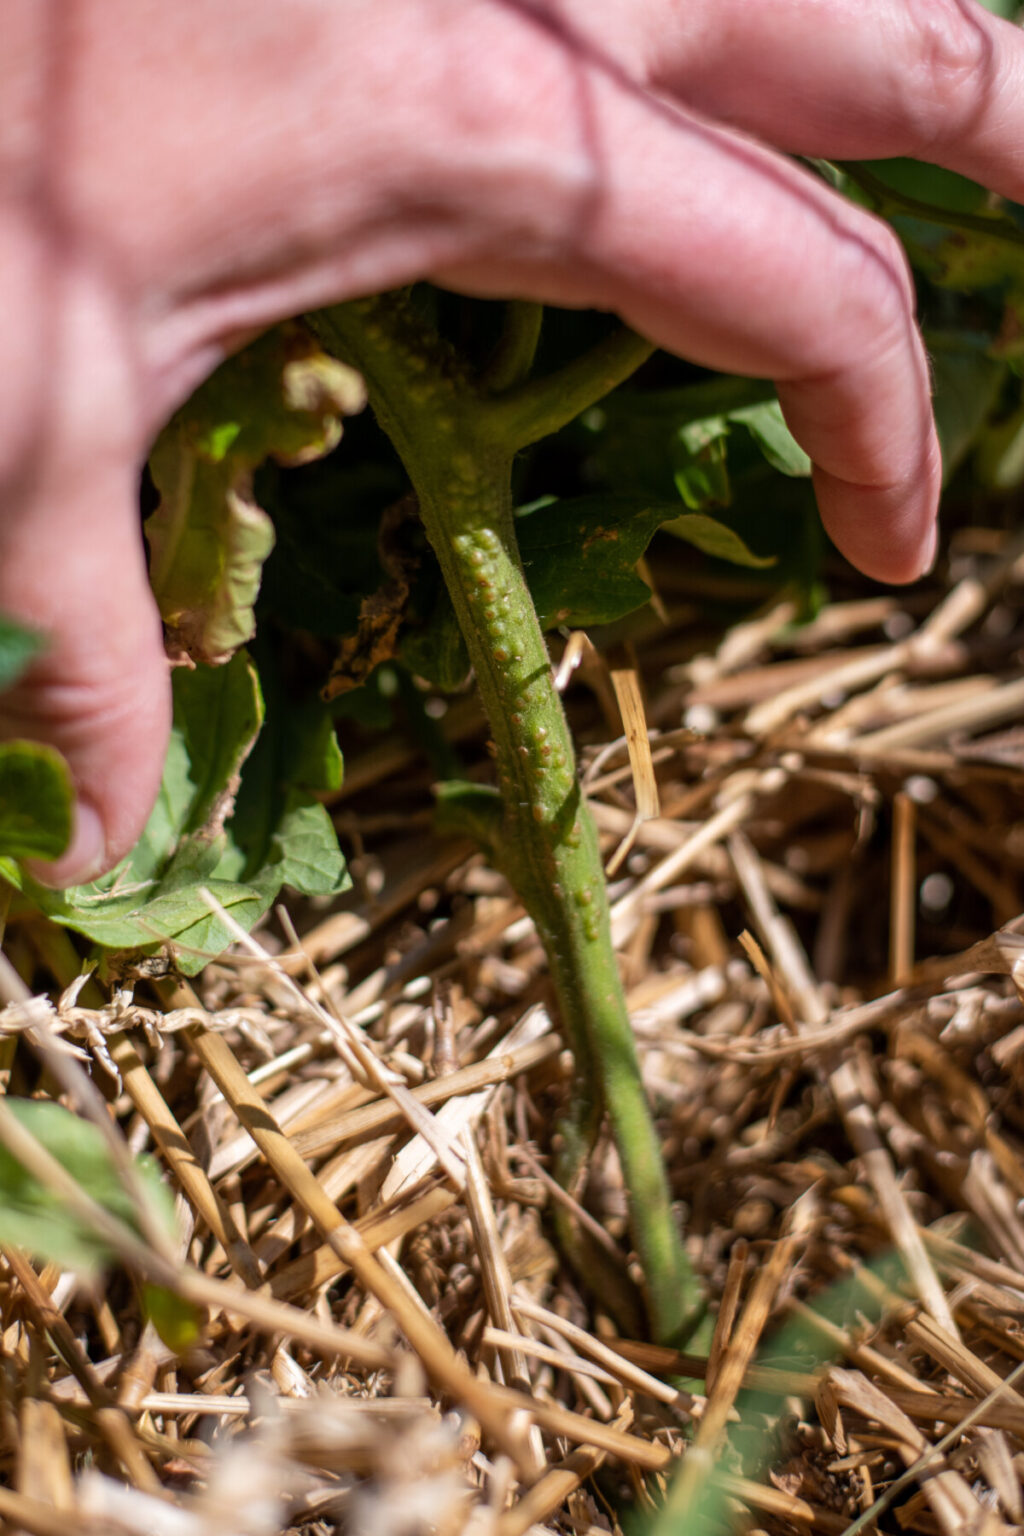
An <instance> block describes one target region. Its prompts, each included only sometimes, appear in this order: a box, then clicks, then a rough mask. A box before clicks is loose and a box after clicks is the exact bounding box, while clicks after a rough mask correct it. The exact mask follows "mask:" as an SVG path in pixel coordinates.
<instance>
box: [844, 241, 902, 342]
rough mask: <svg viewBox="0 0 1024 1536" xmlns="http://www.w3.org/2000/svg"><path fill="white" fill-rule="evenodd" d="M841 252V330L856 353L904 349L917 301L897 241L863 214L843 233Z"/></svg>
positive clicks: (900, 246)
mask: <svg viewBox="0 0 1024 1536" xmlns="http://www.w3.org/2000/svg"><path fill="white" fill-rule="evenodd" d="M839 249H840V253H841V254H840V258H839V260H840V265H841V269H842V270H841V273H840V282H839V285H838V299H839V304H840V306H841V309H842V313H843V318H844V321H845V324H844V327H843V328H844V331H845V332H846V333H847V335H848V336H850V338H851V340H852V342H853V343H854V344H855V345H856V346H857V347H858V348H863V346H864V345H865V344H868V345H870V346H871V347H872V348H877V347H878V346H880V345H881V346H885V345H893V346H897V345H905V344H906V341H907V337H908V335H909V333H910V332H911V330H912V329H913V324H914V308H915V297H914V288H913V280H912V278H911V275H910V268H909V266H908V264H907V258H906V255H905V253H904V250H903V247H902V245H901V244H900V242H899V239H898V238H897V236H896V235H895V234H894V233H893V231H892V230H891V229H889V228H888V226H887V225H885V224H883V223H882V222H881V221H880V220H878V219H875V218H873V217H871V216H870V215H868V214H864V215H862V216H861V217H860V218H858V219H857V220H856V221H855V222H854V223H853V224H852V225H851V227H850V228H848V229H847V230H846V231H845V233H844V238H843V240H842V241H841V242H840V247H839Z"/></svg>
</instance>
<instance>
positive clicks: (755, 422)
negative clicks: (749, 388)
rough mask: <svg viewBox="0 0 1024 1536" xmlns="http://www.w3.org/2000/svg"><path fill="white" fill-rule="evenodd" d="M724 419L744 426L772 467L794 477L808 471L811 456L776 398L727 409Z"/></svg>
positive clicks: (804, 476)
mask: <svg viewBox="0 0 1024 1536" xmlns="http://www.w3.org/2000/svg"><path fill="white" fill-rule="evenodd" d="M727 419H728V420H729V421H730V422H734V423H735V424H736V425H737V426H743V427H746V429H747V431H748V432H749V433H750V435H751V437H752V438H753V439H754V442H755V443H756V444H757V446H758V448H760V450H761V452H762V453H763V454H764V456H765V458H766V459H767V460H768V463H769V464H770V465H771V466H772V468H773V469H777V470H779V471H780V473H781V474H783V475H790V476H792V477H794V478H796V479H806V477H807V476H808V475H809V474H810V472H811V461H810V458H809V456H808V455H807V454H806V453H805V452H804V450H803V449H802V448H801V447H800V444H799V443H798V442H797V440H796V438H795V437H794V436H793V434H792V432H791V431H790V430H789V428H788V427H787V425H786V421H785V417H784V416H783V414H782V406H781V405H780V404H779V402H778V401H777V400H762V401H761V402H760V403H759V404H758V405H748V406H744V407H742V408H741V409H740V410H738V411H730V412H729V415H728V418H727Z"/></svg>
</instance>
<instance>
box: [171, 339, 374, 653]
mask: <svg viewBox="0 0 1024 1536" xmlns="http://www.w3.org/2000/svg"><path fill="white" fill-rule="evenodd" d="M364 400H365V396H364V393H363V387H362V381H361V380H360V378H359V376H358V375H357V374H356V373H354V372H353V370H352V369H351V368H348V367H346V365H345V364H344V363H340V362H338V361H337V360H336V359H335V358H331V357H328V356H327V354H326V353H324V352H322V351H321V350H320V349H319V347H318V346H317V345H316V343H315V342H314V341H313V339H312V337H311V336H310V335H309V333H308V332H307V331H306V330H304V329H303V328H302V327H301V326H299V325H297V324H291V325H288V326H280V327H278V328H277V329H276V330H273V331H270V332H268V333H267V334H266V335H265V336H262V337H260V339H259V340H258V341H256V342H254V343H253V345H252V346H251V347H247V348H246V349H245V351H243V352H240V353H239V354H238V355H237V356H236V357H233V358H230V359H229V360H228V361H227V362H226V363H224V364H223V365H222V366H221V367H220V368H219V369H218V370H217V372H216V373H215V374H213V375H212V377H211V378H210V379H208V380H207V381H206V383H205V384H203V385H202V386H201V387H200V388H199V389H198V390H197V391H196V393H195V394H194V395H193V396H192V398H191V399H190V400H189V401H188V402H187V404H186V405H184V406H183V407H182V408H181V410H180V411H179V412H178V413H177V415H176V416H175V417H174V418H173V420H172V421H171V422H170V423H169V424H168V426H167V427H166V428H165V429H164V431H163V432H162V433H161V435H160V437H159V438H158V439H157V442H156V445H155V447H154V449H153V453H152V456H151V458H150V472H151V474H152V477H153V482H154V484H155V486H156V489H157V491H158V492H159V493H160V505H159V507H158V508H157V510H156V512H154V513H153V515H152V516H151V517H150V519H149V521H148V522H147V524H146V537H147V540H148V542H149V549H150V580H151V582H152V585H153V590H154V593H155V594H156V598H157V602H158V603H159V606H160V612H161V614H162V616H163V619H164V623H165V624H166V625H167V628H168V632H169V640H170V643H171V645H172V647H176V648H177V649H178V650H179V651H180V652H183V653H187V654H188V655H189V656H191V657H193V658H194V659H195V660H199V661H207V662H222V661H224V660H226V659H227V658H228V657H229V656H230V655H231V654H232V653H233V652H234V651H236V650H237V649H238V647H239V646H241V645H244V644H245V643H246V641H248V640H249V639H251V638H252V635H253V633H254V630H255V619H254V616H253V603H254V602H255V600H256V595H257V593H258V591H259V584H260V575H261V571H262V568H263V562H264V561H265V560H266V558H267V556H268V555H269V554H270V551H271V549H272V548H273V545H274V530H273V525H272V523H271V521H270V518H269V517H268V516H267V514H266V513H265V512H264V511H263V510H262V509H261V508H260V507H259V506H257V504H256V502H255V500H254V499H253V494H252V477H253V471H254V470H255V469H256V468H257V466H258V465H260V464H261V463H262V462H263V460H264V459H267V458H270V457H273V458H275V459H277V460H278V461H279V462H281V463H287V464H304V463H308V462H309V461H310V460H311V459H314V458H317V457H319V456H320V455H322V454H324V453H327V452H329V451H330V449H331V448H333V447H334V446H335V445H336V443H337V442H338V439H339V438H340V436H341V417H342V416H343V415H345V414H350V413H351V412H352V411H356V410H360V409H361V408H362V405H363V403H364Z"/></svg>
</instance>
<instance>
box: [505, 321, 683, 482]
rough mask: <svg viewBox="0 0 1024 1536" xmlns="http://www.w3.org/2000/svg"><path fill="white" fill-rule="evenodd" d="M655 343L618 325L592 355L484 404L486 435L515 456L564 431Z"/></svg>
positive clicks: (629, 372) (644, 358)
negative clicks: (542, 439)
mask: <svg viewBox="0 0 1024 1536" xmlns="http://www.w3.org/2000/svg"><path fill="white" fill-rule="evenodd" d="M654 350H655V348H654V345H653V343H652V342H649V341H648V340H647V339H646V338H645V337H643V336H638V335H637V333H636V332H635V331H631V330H629V329H627V327H626V326H624V325H621V326H617V327H616V329H615V330H613V331H612V332H611V333H610V334H609V335H608V336H605V337H604V338H603V340H601V341H598V342H595V344H594V346H592V347H591V348H590V349H589V351H587V352H584V353H583V354H582V355H581V356H580V357H574V358H573V359H572V361H571V362H569V363H566V364H565V365H564V367H562V368H557V369H556V370H555V372H554V373H549V374H547V375H546V377H544V378H540V379H537V378H531V379H528V380H526V381H525V382H524V383H522V384H520V385H518V386H517V387H516V388H512V389H509V390H507V391H506V393H505V394H503V395H501V396H499V397H498V398H496V399H494V400H490V401H487V402H486V403H484V404H483V406H482V413H481V414H482V418H483V422H484V423H485V431H486V432H487V435H488V436H489V437H492V438H493V439H494V440H495V441H496V442H501V443H504V444H506V445H507V446H508V447H509V448H510V449H511V450H512V452H517V451H518V450H519V449H520V448H528V447H529V446H530V444H531V443H538V442H540V440H541V438H542V437H550V436H551V435H552V433H553V432H560V431H561V429H562V428H563V427H567V426H568V425H569V423H570V422H571V421H575V420H576V417H577V416H578V415H579V414H580V412H581V411H585V410H586V409H587V407H588V406H590V405H593V404H594V402H595V401H597V400H602V399H603V398H604V396H605V395H607V394H608V393H610V391H611V390H613V389H615V387H616V386H617V385H619V384H621V383H623V381H624V380H625V379H628V378H629V377H630V376H631V375H632V374H634V373H635V372H636V370H637V369H638V368H639V367H640V364H641V363H644V362H646V361H647V359H648V358H649V357H650V356H651V354H652V353H653V352H654Z"/></svg>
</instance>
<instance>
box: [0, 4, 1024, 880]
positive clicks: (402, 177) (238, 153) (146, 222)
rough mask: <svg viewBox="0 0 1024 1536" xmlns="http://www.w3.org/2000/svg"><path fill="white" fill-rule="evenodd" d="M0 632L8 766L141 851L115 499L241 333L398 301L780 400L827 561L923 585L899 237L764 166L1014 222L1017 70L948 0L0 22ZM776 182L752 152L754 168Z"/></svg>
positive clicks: (106, 861)
mask: <svg viewBox="0 0 1024 1536" xmlns="http://www.w3.org/2000/svg"><path fill="white" fill-rule="evenodd" d="M0 13H2V15H3V21H4V32H5V39H6V41H5V49H4V53H3V57H2V58H0V292H2V293H3V297H4V304H3V310H2V313H0V421H2V422H3V436H2V440H0V496H2V502H0V505H2V507H3V514H2V518H0V612H3V613H6V614H9V615H10V616H12V617H14V618H18V619H21V620H22V621H24V622H27V623H29V624H32V625H34V626H35V627H37V628H41V629H43V630H45V631H46V632H47V634H48V636H49V639H50V644H49V648H48V650H47V652H46V654H45V655H44V656H43V658H42V659H41V660H39V661H38V662H36V663H35V664H34V666H33V668H32V669H31V672H30V674H29V675H28V676H27V678H26V679H25V680H24V681H23V682H22V683H21V684H19V686H18V687H17V688H16V689H15V690H13V691H12V692H11V693H9V694H8V695H6V696H5V697H4V698H3V700H2V701H0V734H3V735H5V736H15V735H20V736H28V737H32V738H35V739H39V740H45V741H48V742H51V743H52V744H53V745H54V746H56V747H57V748H58V749H59V750H60V751H62V752H63V753H64V754H65V756H66V757H67V758H68V761H69V763H70V765H71V770H72V774H73V777H74V780H75V783H76V787H77V791H78V795H79V811H78V819H77V827H76V834H75V839H74V842H73V845H72V847H71V849H70V850H69V852H68V853H67V854H66V855H65V856H64V857H63V858H62V859H61V860H60V862H59V863H58V864H57V865H55V866H52V867H51V870H50V872H49V878H51V879H52V880H53V881H54V882H55V883H70V882H72V881H76V880H81V879H84V878H88V877H89V876H91V875H93V874H96V873H98V872H99V871H100V869H102V868H106V867H109V865H110V864H112V863H113V862H115V861H116V860H117V859H118V858H119V857H120V856H121V855H122V854H123V853H125V852H126V851H127V849H128V848H129V847H130V846H131V844H132V843H133V841H134V840H135V838H136V837H137V835H138V833H139V831H140V830H141V828H142V825H143V823H144V821H145V818H146V815H147V814H148V811H149V808H150V805H151V803H152V800H153V798H154V796H155V793H156V790H157V786H158V784H159V779H160V772H161V767H162V761H163V753H164V748H165V744H166V738H167V730H168V717H169V688H168V677H167V667H166V662H165V659H164V656H163V650H162V645H161V638H160V627H159V622H158V619H157V615H156V612H155V609H154V605H153V602H152V599H151V597H150V594H149V590H148V586H147V583H146V576H145V564H144V558H143V551H142V544H141V539H140V536H139V527H138V513H137V489H136V488H137V478H138V473H139V469H140V465H141V463H142V461H143V459H144V457H145V453H146V449H147V446H148V444H149V442H150V440H151V439H152V436H153V435H154V433H155V432H156V430H157V429H158V428H159V426H160V425H161V423H162V422H163V420H164V419H165V418H166V417H167V416H168V415H169V414H170V412H171V411H172V410H173V409H174V408H175V407H176V406H177V405H178V404H179V403H180V402H181V400H182V399H183V398H185V397H186V396H187V394H188V393H189V392H190V390H191V389H192V388H193V387H194V385H195V384H197V383H198V382H199V380H200V379H201V378H202V377H203V376H204V375H205V374H206V373H208V372H209V371H210V370H211V369H212V368H213V367H214V366H215V365H216V363H217V362H218V361H219V360H220V358H221V357H222V356H223V355H224V352H225V350H226V349H229V348H230V346H231V345H232V343H233V342H234V341H235V340H237V338H238V337H239V336H241V335H243V334H246V333H248V332H250V331H252V330H254V329H258V328H260V327H263V326H265V325H267V324H270V323H272V322H273V321H275V320H277V319H280V318H282V317H284V316H287V315H290V314H294V313H297V312H299V311H301V310H303V309H307V308H312V307H315V306H318V305H321V304H325V303H328V302H334V301H337V300H340V299H343V298H346V297H350V296H354V295H357V294H360V293H365V292H370V291H378V290H381V289H384V288H388V287H392V286H396V285H399V284H402V283H406V282H409V281H412V280H414V279H419V278H432V279H434V280H436V281H438V282H440V283H442V284H446V285H448V286H451V287H454V288H457V289H460V290H462V291H465V292H470V293H479V294H488V295H494V296H496V295H504V296H519V297H532V298H537V299H541V300H545V301H549V302H553V303H556V304H565V305H583V306H594V307H598V308H606V309H609V310H614V311H616V312H618V313H619V314H620V315H622V317H623V318H624V319H625V320H627V321H628V322H629V323H630V324H632V325H634V326H636V327H637V328H638V329H639V330H641V331H643V332H644V333H645V334H647V335H648V336H650V337H651V338H652V339H653V340H655V341H657V342H659V343H660V344H661V345H663V346H665V347H667V348H669V349H670V350H673V351H676V352H679V353H681V354H683V355H685V356H687V357H689V358H691V359H693V360H694V361H697V362H700V363H704V364H707V365H709V366H711V367H716V368H723V369H728V370H731V371H737V372H740V373H747V374H755V375H762V376H765V377H770V378H772V379H774V380H775V381H776V382H777V385H778V389H779V395H780V399H781V401H782V404H783V408H784V410H785V412H786V415H787V417H788V420H789V423H790V425H791V427H792V429H793V431H794V433H795V434H796V436H797V437H798V438H799V440H800V441H801V442H802V444H803V445H804V447H805V448H806V449H807V451H808V452H809V453H810V455H811V457H812V459H813V460H814V463H815V486H816V490H817V494H818V500H819V505H820V507H821V511H822V515H823V518H824V520H825V523H826V526H827V527H828V529H829V532H830V533H831V534H832V536H833V538H834V539H835V540H836V542H837V543H838V544H839V546H840V548H841V549H843V550H844V551H845V552H846V554H847V555H848V556H849V557H850V558H851V559H852V560H853V561H854V562H855V563H856V564H858V565H859V566H861V567H862V568H863V569H864V570H866V571H868V572H869V573H870V574H872V575H875V576H878V577H881V578H885V579H889V580H896V581H902V580H910V579H913V578H914V577H915V576H916V575H917V574H919V573H920V572H921V570H922V569H924V568H925V567H926V566H927V564H928V563H929V560H930V558H931V551H932V542H933V537H934V515H935V506H936V501H937V495H938V483H939V462H938V449H937V445H936V440H935V435H934V429H933V426H932V421H931V412H930V406H929V398H928V395H929V390H928V373H927V363H926V359H925V355H924V351H923V348H922V345H921V342H920V338H919V336H918V334H917V331H916V328H915V325H914V320H913V294H912V288H911V284H910V280H909V277H908V274H907V271H906V267H905V263H904V260H903V257H902V254H901V251H900V249H899V246H898V244H897V242H896V240H895V237H894V236H893V235H892V234H891V233H890V232H889V231H888V230H887V229H886V228H885V227H884V226H883V225H881V224H880V223H878V222H877V221H876V220H874V219H872V218H871V217H869V216H868V215H866V214H865V213H863V212H861V211H860V210H858V209H856V208H854V207H851V206H849V205H847V204H845V203H844V202H843V201H842V200H841V199H839V198H838V197H836V196H834V195H833V194H832V193H830V192H829V191H828V189H827V188H826V187H825V186H824V185H823V184H822V183H821V182H819V181H818V180H816V179H815V178H813V177H812V176H811V175H809V174H808V173H806V172H805V171H803V170H802V169H801V168H799V167H798V166H796V165H794V164H793V163H792V162H790V161H788V160H787V159H786V158H785V157H784V156H783V155H782V154H780V153H779V151H780V150H786V151H798V152H800V153H803V154H809V155H821V156H831V157H873V156H886V155H903V154H907V155H916V156H918V157H920V158H925V159H929V160H934V161H937V162H939V163H941V164H945V165H948V166H950V167H952V168H953V169H956V170H959V171H962V172H964V173H966V174H968V175H971V176H973V177H975V178H976V179H977V180H979V181H982V182H983V183H985V184H986V185H989V186H991V187H993V188H994V189H996V190H998V191H1001V192H1004V193H1006V194H1008V195H1009V196H1012V197H1016V198H1018V199H1024V149H1022V145H1024V133H1022V131H1021V130H1022V127H1024V123H1022V121H1021V119H1022V118H1024V88H1022V87H1024V40H1022V38H1021V35H1020V34H1019V33H1018V32H1017V31H1016V29H1014V28H1013V27H1011V26H1009V25H1008V24H1006V23H1003V22H999V21H997V20H995V19H994V18H993V17H991V16H990V15H989V14H988V13H987V12H985V11H984V10H983V9H982V8H981V7H980V6H978V5H976V4H974V3H973V0H902V3H901V0H861V3H860V4H858V5H849V4H846V3H844V0H777V3H775V4H773V5H772V6H770V7H766V6H761V7H757V6H751V5H749V4H746V3H744V4H742V5H741V4H740V0H687V3H686V4H682V3H680V0H646V3H645V0H532V3H531V0H431V3H430V5H429V6H424V5H422V3H420V0H292V3H291V4H289V5H288V6H282V5H280V4H279V3H277V0H214V3H213V4H212V5H211V4H208V3H204V4H200V3H199V0H180V3H179V4H178V5H176V6H167V5H163V4H156V3H155V0H66V3H65V4H64V5H63V6H61V7H60V8H57V7H54V6H52V5H44V4H40V3H38V0H2V4H0ZM768 146H774V147H768Z"/></svg>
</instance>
